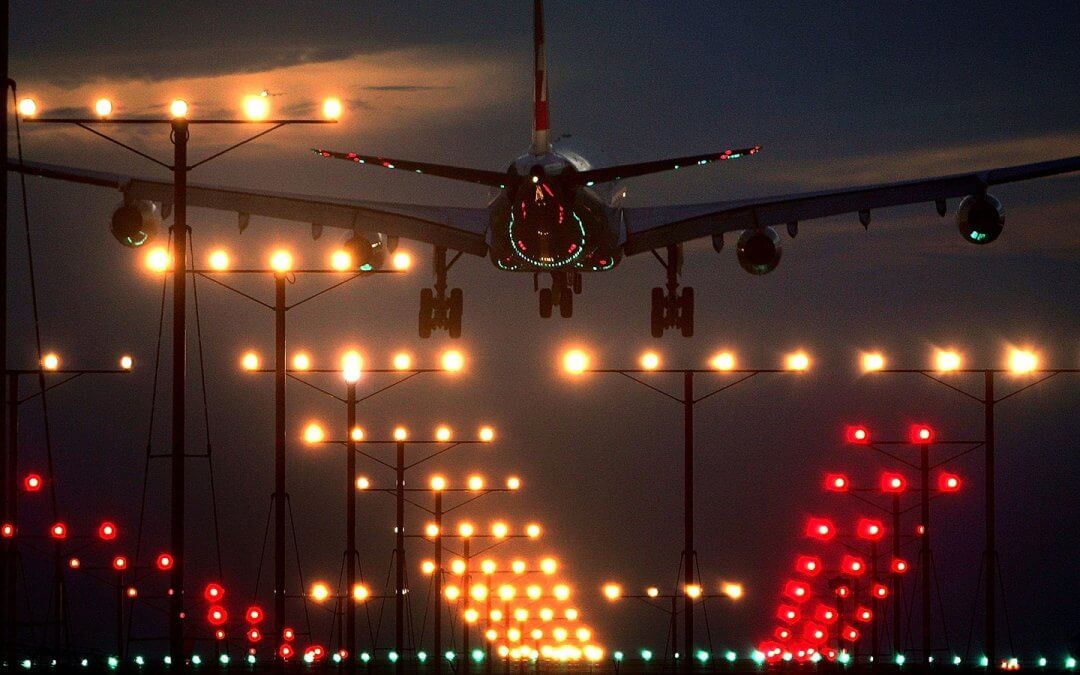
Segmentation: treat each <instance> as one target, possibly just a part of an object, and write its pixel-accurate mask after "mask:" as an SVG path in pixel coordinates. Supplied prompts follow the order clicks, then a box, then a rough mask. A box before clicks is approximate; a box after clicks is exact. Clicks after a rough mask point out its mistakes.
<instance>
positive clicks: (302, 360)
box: [292, 352, 311, 370]
mask: <svg viewBox="0 0 1080 675" xmlns="http://www.w3.org/2000/svg"><path fill="white" fill-rule="evenodd" d="M292 367H293V370H307V369H308V368H311V357H310V356H308V355H307V354H305V353H304V352H300V353H299V354H297V355H295V356H293V359H292Z"/></svg>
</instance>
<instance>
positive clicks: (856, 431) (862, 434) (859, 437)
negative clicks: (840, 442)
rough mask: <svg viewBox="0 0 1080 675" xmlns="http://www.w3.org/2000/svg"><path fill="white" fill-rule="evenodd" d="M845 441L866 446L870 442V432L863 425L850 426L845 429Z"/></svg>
mask: <svg viewBox="0 0 1080 675" xmlns="http://www.w3.org/2000/svg"><path fill="white" fill-rule="evenodd" d="M844 440H845V441H846V442H848V443H854V444H856V445H865V444H867V443H869V442H870V430H869V429H867V428H866V427H864V426H861V425H848V426H847V427H845V428H844Z"/></svg>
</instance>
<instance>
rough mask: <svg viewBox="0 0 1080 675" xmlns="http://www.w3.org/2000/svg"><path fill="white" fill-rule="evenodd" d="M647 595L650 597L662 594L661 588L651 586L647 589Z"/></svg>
mask: <svg viewBox="0 0 1080 675" xmlns="http://www.w3.org/2000/svg"><path fill="white" fill-rule="evenodd" d="M645 595H647V596H649V597H650V598H655V597H658V596H659V595H660V589H659V588H657V587H656V586H649V587H648V588H646V589H645Z"/></svg>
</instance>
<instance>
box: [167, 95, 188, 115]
mask: <svg viewBox="0 0 1080 675" xmlns="http://www.w3.org/2000/svg"><path fill="white" fill-rule="evenodd" d="M169 114H170V115H172V117H173V118H174V119H183V118H185V117H187V115H188V104H187V101H185V100H184V99H182V98H178V99H175V100H174V101H173V102H172V103H170V104H169Z"/></svg>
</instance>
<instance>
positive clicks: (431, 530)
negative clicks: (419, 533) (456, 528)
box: [424, 523, 439, 537]
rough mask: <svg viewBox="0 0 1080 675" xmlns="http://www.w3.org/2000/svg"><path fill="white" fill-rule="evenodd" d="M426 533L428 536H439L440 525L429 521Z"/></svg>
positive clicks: (425, 528) (425, 529)
mask: <svg viewBox="0 0 1080 675" xmlns="http://www.w3.org/2000/svg"><path fill="white" fill-rule="evenodd" d="M424 534H425V535H426V536H428V537H437V536H439V526H438V525H436V524H435V523H428V524H427V525H426V526H425V527H424Z"/></svg>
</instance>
